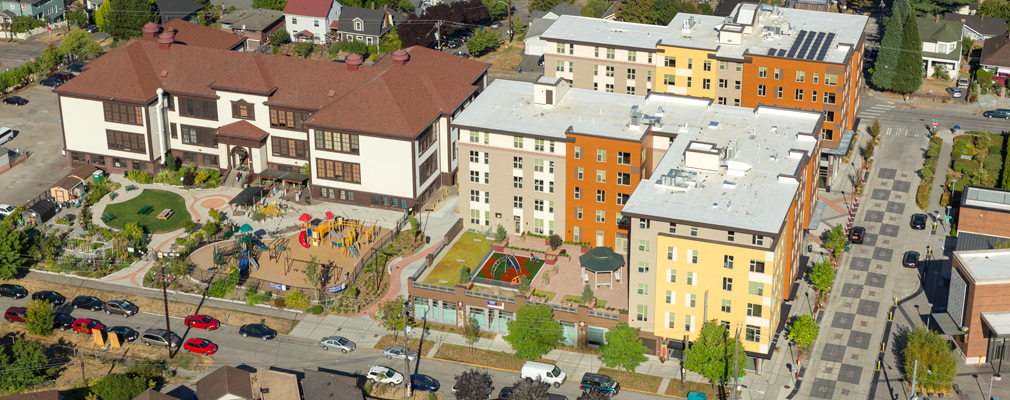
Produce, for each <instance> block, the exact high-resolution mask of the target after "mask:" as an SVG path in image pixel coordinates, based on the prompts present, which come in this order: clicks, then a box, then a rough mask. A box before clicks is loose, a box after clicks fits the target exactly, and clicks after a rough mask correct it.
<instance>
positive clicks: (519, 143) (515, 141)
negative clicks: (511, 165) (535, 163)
mask: <svg viewBox="0 0 1010 400" xmlns="http://www.w3.org/2000/svg"><path fill="white" fill-rule="evenodd" d="M512 147H515V148H517V149H521V148H523V138H522V137H520V136H513V137H512Z"/></svg>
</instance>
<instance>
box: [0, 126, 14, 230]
mask: <svg viewBox="0 0 1010 400" xmlns="http://www.w3.org/2000/svg"><path fill="white" fill-rule="evenodd" d="M7 129H10V128H7ZM12 212H14V206H12V205H10V204H0V215H3V216H5V217H6V216H8V215H11V213H12Z"/></svg>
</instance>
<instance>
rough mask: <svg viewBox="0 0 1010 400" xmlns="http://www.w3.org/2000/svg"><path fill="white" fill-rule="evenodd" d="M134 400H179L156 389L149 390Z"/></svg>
mask: <svg viewBox="0 0 1010 400" xmlns="http://www.w3.org/2000/svg"><path fill="white" fill-rule="evenodd" d="M133 400H179V399H177V398H175V397H172V396H169V395H167V394H164V393H161V392H159V391H157V390H154V389H147V390H145V391H144V392H143V393H141V394H139V395H137V397H134V398H133Z"/></svg>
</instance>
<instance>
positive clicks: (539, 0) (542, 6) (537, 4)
mask: <svg viewBox="0 0 1010 400" xmlns="http://www.w3.org/2000/svg"><path fill="white" fill-rule="evenodd" d="M558 4H561V0H530V2H529V4H527V5H526V8H528V9H529V11H530V13H531V14H532V13H533V11H550V10H551V9H552V8H554V7H556V6H557V5H558Z"/></svg>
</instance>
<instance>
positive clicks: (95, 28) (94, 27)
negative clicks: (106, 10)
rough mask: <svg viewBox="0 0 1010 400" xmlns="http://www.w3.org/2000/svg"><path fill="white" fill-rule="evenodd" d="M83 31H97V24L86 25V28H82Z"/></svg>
mask: <svg viewBox="0 0 1010 400" xmlns="http://www.w3.org/2000/svg"><path fill="white" fill-rule="evenodd" d="M84 31H85V32H87V33H95V32H98V26H97V25H88V27H87V28H84Z"/></svg>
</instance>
